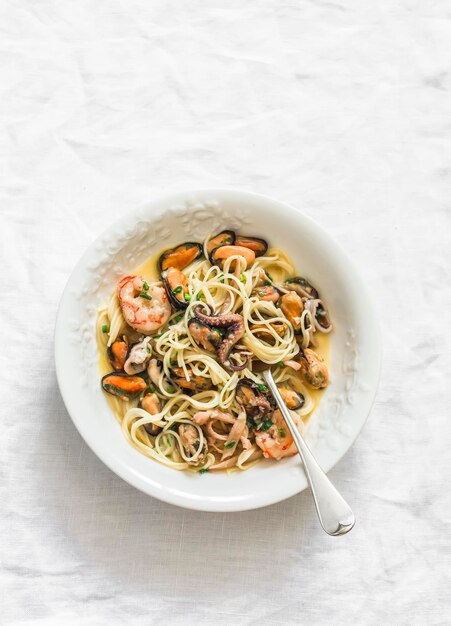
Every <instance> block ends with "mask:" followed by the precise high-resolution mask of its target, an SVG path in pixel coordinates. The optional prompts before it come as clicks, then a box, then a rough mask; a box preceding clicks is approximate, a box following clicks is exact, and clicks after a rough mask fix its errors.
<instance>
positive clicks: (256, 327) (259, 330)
mask: <svg viewBox="0 0 451 626" xmlns="http://www.w3.org/2000/svg"><path fill="white" fill-rule="evenodd" d="M270 326H271V328H272V329H273V330H274V331H275V332H276V334H277V335H278V336H279V337H283V336H284V335H285V333H286V331H287V328H288V324H285V323H284V322H272V323H271V324H270ZM250 329H251V330H252V331H253V333H254V334H255V335H258V336H259V337H261V338H263V339H264V340H265V341H274V336H273V335H272V333H271V332H270V331H269V329H268V327H267V326H265V325H264V324H251V326H250Z"/></svg>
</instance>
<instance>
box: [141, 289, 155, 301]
mask: <svg viewBox="0 0 451 626" xmlns="http://www.w3.org/2000/svg"><path fill="white" fill-rule="evenodd" d="M139 295H140V297H141V298H144V300H152V296H151V295H150V294H148V293H144V291H141V293H140V294H139Z"/></svg>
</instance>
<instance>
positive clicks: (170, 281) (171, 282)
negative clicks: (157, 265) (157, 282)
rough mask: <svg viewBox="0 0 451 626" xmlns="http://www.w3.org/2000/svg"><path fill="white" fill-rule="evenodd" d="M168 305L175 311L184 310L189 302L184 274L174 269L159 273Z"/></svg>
mask: <svg viewBox="0 0 451 626" xmlns="http://www.w3.org/2000/svg"><path fill="white" fill-rule="evenodd" d="M161 278H162V279H163V282H164V286H165V287H166V292H167V294H168V298H169V301H170V303H171V304H172V306H173V307H174V308H175V309H186V307H187V306H188V302H189V300H190V298H189V293H188V282H187V280H186V276H185V274H183V272H181V271H180V270H178V269H176V268H175V267H170V268H169V269H167V270H163V271H162V272H161Z"/></svg>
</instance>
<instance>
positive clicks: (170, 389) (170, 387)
mask: <svg viewBox="0 0 451 626" xmlns="http://www.w3.org/2000/svg"><path fill="white" fill-rule="evenodd" d="M166 391H167V392H168V393H174V391H175V389H174V387H172V386H171V385H169V386H168V387H166Z"/></svg>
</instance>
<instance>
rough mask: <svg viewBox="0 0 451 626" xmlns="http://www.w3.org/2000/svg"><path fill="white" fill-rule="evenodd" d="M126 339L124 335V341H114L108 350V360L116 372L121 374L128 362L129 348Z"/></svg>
mask: <svg viewBox="0 0 451 626" xmlns="http://www.w3.org/2000/svg"><path fill="white" fill-rule="evenodd" d="M126 339H127V338H126V337H125V335H124V338H123V339H116V341H113V343H112V344H111V346H108V348H107V354H108V358H109V360H110V363H111V365H112V367H113V368H114V369H115V371H116V372H120V371H122V370H123V369H124V365H125V361H126V360H127V356H128V350H129V347H128V342H127V341H126Z"/></svg>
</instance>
